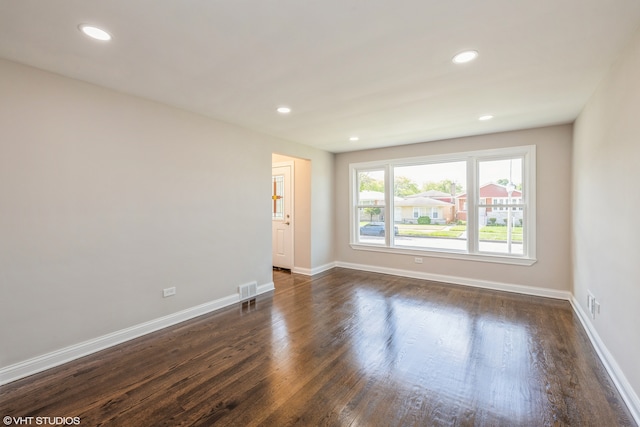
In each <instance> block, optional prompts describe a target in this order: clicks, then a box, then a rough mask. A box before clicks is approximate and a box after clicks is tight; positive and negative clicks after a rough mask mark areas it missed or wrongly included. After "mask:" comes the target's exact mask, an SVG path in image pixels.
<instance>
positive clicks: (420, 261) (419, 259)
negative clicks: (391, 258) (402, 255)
mask: <svg viewBox="0 0 640 427" xmlns="http://www.w3.org/2000/svg"><path fill="white" fill-rule="evenodd" d="M413 262H415V263H416V264H422V258H420V257H415V258H414V259H413Z"/></svg>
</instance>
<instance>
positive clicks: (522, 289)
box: [336, 262, 572, 301]
mask: <svg viewBox="0 0 640 427" xmlns="http://www.w3.org/2000/svg"><path fill="white" fill-rule="evenodd" d="M336 267H343V268H349V269H352V270H362V271H370V272H373V273H383V274H391V275H393V276H402V277H410V278H412V279H423V280H432V281H434V282H443V283H452V284H454V285H464V286H473V287H474V288H483V289H492V290H494V291H505V292H514V293H517V294H524V295H533V296H538V297H545V298H555V299H562V300H567V301H570V300H571V298H572V296H571V293H570V292H568V291H558V290H555V289H549V288H538V287H535V286H524V285H514V284H511V283H502V282H493V281H489V280H479V279H471V278H468V277H458V276H448V275H444V274H433V273H425V272H422V271H412V270H401V269H397V268H388V267H378V266H373V265H365V264H352V263H346V262H337V263H336Z"/></svg>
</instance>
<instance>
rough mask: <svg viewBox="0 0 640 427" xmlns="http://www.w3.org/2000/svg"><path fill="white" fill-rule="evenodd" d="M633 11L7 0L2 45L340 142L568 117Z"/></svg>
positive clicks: (336, 0)
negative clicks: (92, 34) (456, 59)
mask: <svg viewBox="0 0 640 427" xmlns="http://www.w3.org/2000/svg"><path fill="white" fill-rule="evenodd" d="M81 23H89V24H95V25H97V26H100V27H102V28H104V29H105V30H107V31H109V32H110V33H111V34H112V35H113V40H112V41H110V42H108V43H105V42H97V41H93V40H91V39H89V38H87V37H86V36H84V35H83V34H81V33H80V32H79V31H78V28H77V27H78V25H79V24H81ZM639 26H640V1H638V0H536V1H523V0H521V1H517V0H516V1H514V0H483V1H479V0H448V1H442V0H439V1H435V0H393V1H392V0H322V1H311V0H307V1H305V0H191V1H186V0H100V1H98V0H56V1H43V0H0V57H3V58H6V59H10V60H14V61H17V62H21V63H25V64H29V65H32V66H35V67H39V68H42V69H45V70H50V71H53V72H56V73H59V74H62V75H65V76H69V77H73V78H76V79H80V80H84V81H87V82H91V83H95V84H98V85H101V86H106V87H109V88H112V89H115V90H117V91H121V92H125V93H130V94H134V95H137V96H141V97H144V98H148V99H152V100H156V101H159V102H162V103H165V104H169V105H173V106H177V107H180V108H183V109H186V110H190V111H193V112H197V113H200V114H203V115H206V116H210V117H214V118H217V119H220V120H223V121H226V122H231V123H235V124H238V125H240V126H243V127H246V128H250V129H254V130H256V131H259V132H263V133H267V134H270V135H274V136H278V137H281V138H284V139H287V140H291V141H296V142H299V143H302V144H307V145H311V146H315V147H318V148H320V149H324V150H328V151H332V152H342V151H353V150H360V149H364V148H373V147H382V146H390V145H398V144H407V143H414V142H423V141H433V140H438V139H446V138H453V137H459V136H465V135H474V134H483V133H490V132H497V131H505V130H513V129H523V128H530V127H537V126H545V125H552V124H560V123H570V122H572V121H573V120H574V119H575V118H576V116H577V115H578V113H579V112H580V110H581V108H582V107H583V106H584V104H585V102H586V101H587V99H588V98H589V96H590V95H591V93H593V91H594V89H595V88H596V86H597V84H598V82H599V81H600V80H601V78H602V77H603V76H604V74H605V73H606V71H607V69H608V67H609V66H610V65H611V63H612V62H613V61H614V60H615V58H616V57H617V55H618V54H619V52H620V51H621V49H622V48H623V47H624V46H625V43H626V42H627V41H628V40H629V39H630V38H631V36H632V35H633V33H634V32H635V31H636V30H637V29H638V27H639ZM466 49H475V50H477V51H479V53H480V56H479V58H478V59H477V60H476V61H474V62H472V63H469V64H465V65H462V66H461V65H455V64H453V63H452V62H451V58H452V57H453V55H454V54H456V53H458V52H460V51H462V50H466ZM280 105H287V106H290V107H291V108H292V109H293V111H292V113H291V114H289V115H288V116H283V115H280V114H278V113H276V111H275V110H276V107H278V106H280ZM482 114H493V115H494V116H495V118H494V119H493V120H491V121H488V122H480V121H478V120H477V118H478V117H479V116H480V115H482ZM352 135H358V136H359V137H360V140H359V141H358V142H349V137H350V136H352Z"/></svg>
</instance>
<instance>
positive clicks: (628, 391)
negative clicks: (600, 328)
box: [570, 296, 640, 425]
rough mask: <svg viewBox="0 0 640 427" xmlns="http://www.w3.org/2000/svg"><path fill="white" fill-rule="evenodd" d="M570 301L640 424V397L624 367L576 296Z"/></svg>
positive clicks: (612, 378) (637, 422)
mask: <svg viewBox="0 0 640 427" xmlns="http://www.w3.org/2000/svg"><path fill="white" fill-rule="evenodd" d="M570 302H571V306H572V307H573V311H575V313H576V315H577V316H578V319H579V320H580V323H581V324H582V326H583V327H584V329H585V331H586V332H587V336H588V337H589V340H590V341H591V344H592V345H593V347H594V348H595V350H596V353H597V354H598V357H600V360H601V361H602V364H603V365H604V367H605V369H606V370H607V372H608V373H609V376H610V377H611V380H612V381H613V383H614V384H615V386H616V388H617V389H618V392H619V393H620V395H621V396H622V400H624V403H626V405H627V408H628V409H629V412H631V415H632V416H633V418H634V420H635V422H636V424H638V425H640V398H639V397H638V395H637V394H636V392H635V391H634V390H633V387H631V384H629V381H628V380H627V377H626V376H625V375H624V373H623V372H622V369H620V366H619V365H618V363H617V362H616V360H615V358H614V357H613V355H612V354H611V353H610V352H609V349H608V348H607V346H606V345H605V344H604V342H603V341H602V339H601V338H600V336H599V335H598V332H597V331H596V329H595V327H594V326H593V323H591V320H590V319H589V316H588V315H587V313H585V312H584V310H583V309H582V307H581V306H580V304H579V303H578V301H577V300H576V299H575V297H573V296H572V297H571V300H570Z"/></svg>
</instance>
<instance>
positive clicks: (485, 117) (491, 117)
mask: <svg viewBox="0 0 640 427" xmlns="http://www.w3.org/2000/svg"><path fill="white" fill-rule="evenodd" d="M491 119H493V116H492V115H491V114H485V115H484V116H480V117H478V120H481V121H483V122H486V121H487V120H491Z"/></svg>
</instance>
